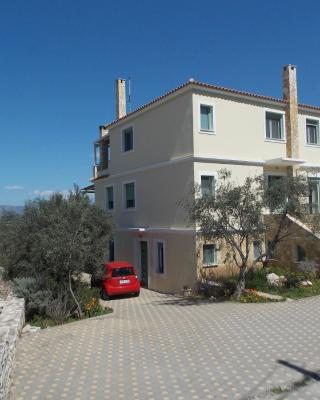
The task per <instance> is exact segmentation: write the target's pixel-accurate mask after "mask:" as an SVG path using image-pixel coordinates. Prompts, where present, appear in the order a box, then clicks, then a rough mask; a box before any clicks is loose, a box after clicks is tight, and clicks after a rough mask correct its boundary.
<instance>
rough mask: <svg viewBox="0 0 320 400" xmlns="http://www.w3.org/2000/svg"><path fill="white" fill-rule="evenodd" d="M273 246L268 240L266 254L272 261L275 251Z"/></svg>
mask: <svg viewBox="0 0 320 400" xmlns="http://www.w3.org/2000/svg"><path fill="white" fill-rule="evenodd" d="M275 247H276V246H275V244H274V242H272V241H271V240H268V252H269V256H270V258H271V259H274V258H275V257H276V249H275Z"/></svg>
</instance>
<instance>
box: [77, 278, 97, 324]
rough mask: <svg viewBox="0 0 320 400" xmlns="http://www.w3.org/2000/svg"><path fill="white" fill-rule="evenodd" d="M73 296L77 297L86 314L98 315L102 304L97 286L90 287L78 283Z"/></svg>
mask: <svg viewBox="0 0 320 400" xmlns="http://www.w3.org/2000/svg"><path fill="white" fill-rule="evenodd" d="M75 296H76V297H77V299H78V301H79V303H80V306H81V310H82V311H83V312H84V313H85V314H86V315H88V316H90V317H92V316H94V315H98V314H99V313H100V312H101V310H102V308H103V307H102V306H101V305H100V301H99V299H100V291H99V289H98V288H90V287H89V286H88V285H86V284H84V283H81V284H79V285H78V287H77V290H76V293H75Z"/></svg>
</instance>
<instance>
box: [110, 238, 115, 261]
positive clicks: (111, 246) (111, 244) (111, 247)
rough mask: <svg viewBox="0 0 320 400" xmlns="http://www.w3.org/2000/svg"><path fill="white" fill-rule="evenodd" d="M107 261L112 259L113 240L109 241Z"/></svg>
mask: <svg viewBox="0 0 320 400" xmlns="http://www.w3.org/2000/svg"><path fill="white" fill-rule="evenodd" d="M109 261H114V240H110V241H109Z"/></svg>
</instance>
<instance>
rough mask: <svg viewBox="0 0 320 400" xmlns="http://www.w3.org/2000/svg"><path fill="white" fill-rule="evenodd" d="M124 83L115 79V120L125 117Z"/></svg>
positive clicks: (122, 80)
mask: <svg viewBox="0 0 320 400" xmlns="http://www.w3.org/2000/svg"><path fill="white" fill-rule="evenodd" d="M126 113H127V112H126V81H125V79H121V78H119V79H116V119H119V118H122V117H124V116H125V115H126Z"/></svg>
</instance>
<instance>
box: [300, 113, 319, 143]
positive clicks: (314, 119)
mask: <svg viewBox="0 0 320 400" xmlns="http://www.w3.org/2000/svg"><path fill="white" fill-rule="evenodd" d="M308 119H309V120H313V121H316V122H317V123H318V139H319V143H318V144H313V143H308V136H307V120H308ZM304 129H305V135H304V138H305V145H306V146H307V147H320V118H317V117H312V116H306V117H305V119H304Z"/></svg>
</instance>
